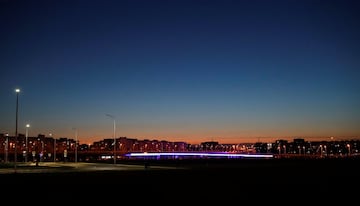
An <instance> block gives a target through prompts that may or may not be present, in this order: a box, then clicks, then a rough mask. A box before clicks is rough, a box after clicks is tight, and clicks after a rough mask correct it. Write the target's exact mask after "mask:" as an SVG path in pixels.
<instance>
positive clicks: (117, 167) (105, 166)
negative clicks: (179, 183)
mask: <svg viewBox="0 0 360 206" xmlns="http://www.w3.org/2000/svg"><path fill="white" fill-rule="evenodd" d="M145 169H146V170H164V169H165V170H168V169H179V168H177V167H166V166H151V167H145V165H131V164H109V163H84V162H80V163H72V162H42V163H39V164H38V165H37V166H36V165H35V163H18V164H17V167H16V168H15V167H8V168H0V174H9V173H53V172H87V171H88V172H89V171H130V170H145Z"/></svg>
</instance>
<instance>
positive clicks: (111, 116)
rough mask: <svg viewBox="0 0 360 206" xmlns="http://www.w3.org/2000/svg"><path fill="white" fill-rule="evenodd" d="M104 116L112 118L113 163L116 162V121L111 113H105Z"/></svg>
mask: <svg viewBox="0 0 360 206" xmlns="http://www.w3.org/2000/svg"><path fill="white" fill-rule="evenodd" d="M106 116H108V117H110V118H111V119H113V120H114V131H113V133H114V134H113V136H114V164H116V134H115V131H116V123H115V117H114V116H113V115H110V114H106Z"/></svg>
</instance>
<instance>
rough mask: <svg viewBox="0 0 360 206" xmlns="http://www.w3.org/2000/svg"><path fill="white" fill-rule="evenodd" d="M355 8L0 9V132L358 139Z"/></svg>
mask: <svg viewBox="0 0 360 206" xmlns="http://www.w3.org/2000/svg"><path fill="white" fill-rule="evenodd" d="M359 11H360V1H356V0H353V1H349V0H339V1H331V0H324V1H319V0H311V1H310V0H303V1H301V0H297V1H295V0H283V1H280V0H271V1H269V0H238V1H227V0H218V1H205V0H191V1H190V0H169V1H165V0H164V1H157V0H150V1H149V0H146V1H140V0H129V1H117V0H105V1H101V0H99V1H89V0H83V1H76V0H58V1H56V0H52V1H49V0H46V1H45V0H44V1H40V0H37V1H19V0H1V1H0V27H1V32H0V45H1V46H0V55H1V56H0V66H1V81H0V100H1V107H0V117H1V118H0V133H6V132H8V133H9V134H10V135H14V134H15V126H16V121H15V118H16V93H15V91H14V90H15V88H20V89H21V93H20V94H19V116H18V117H19V121H18V131H19V133H22V134H24V133H25V125H26V124H27V123H29V124H30V125H31V127H30V128H29V135H30V136H37V135H38V134H45V135H48V134H49V133H52V134H53V136H54V137H55V138H60V137H68V138H74V137H75V132H74V129H73V128H77V130H78V138H79V140H80V143H92V142H93V141H99V140H102V139H104V138H112V135H113V119H111V118H110V117H109V116H106V114H111V115H113V116H115V122H116V136H118V137H119V136H126V137H128V138H137V139H157V140H168V141H186V142H189V143H199V142H202V141H211V140H213V141H218V142H220V143H240V142H256V141H272V140H274V139H280V138H281V139H289V140H292V139H293V138H294V137H302V138H305V139H307V140H311V139H316V138H319V137H320V138H325V139H326V138H329V137H331V136H333V137H335V138H339V139H340V138H345V139H349V138H352V139H353V138H359V137H360V12H359Z"/></svg>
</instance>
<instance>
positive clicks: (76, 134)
mask: <svg viewBox="0 0 360 206" xmlns="http://www.w3.org/2000/svg"><path fill="white" fill-rule="evenodd" d="M73 130H75V163H77V159H78V158H77V141H78V140H77V139H78V131H77V129H76V128H73Z"/></svg>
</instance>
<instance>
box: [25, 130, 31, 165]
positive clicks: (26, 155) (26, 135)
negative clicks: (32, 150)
mask: <svg viewBox="0 0 360 206" xmlns="http://www.w3.org/2000/svg"><path fill="white" fill-rule="evenodd" d="M29 127H30V124H26V134H25V138H26V140H25V149H26V151H25V162H28V151H29V149H28V135H29V132H28V129H29Z"/></svg>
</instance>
